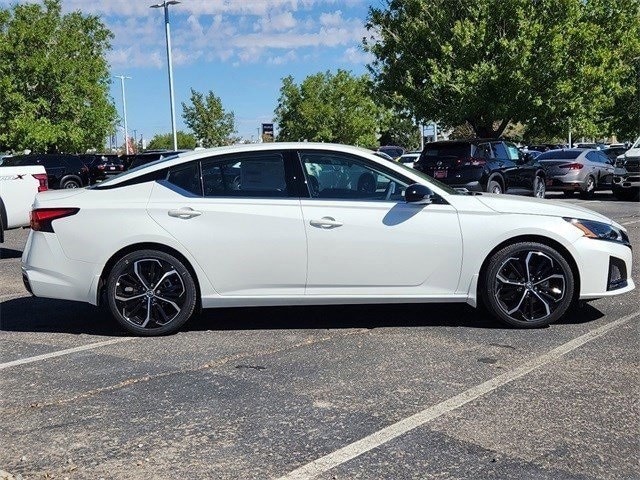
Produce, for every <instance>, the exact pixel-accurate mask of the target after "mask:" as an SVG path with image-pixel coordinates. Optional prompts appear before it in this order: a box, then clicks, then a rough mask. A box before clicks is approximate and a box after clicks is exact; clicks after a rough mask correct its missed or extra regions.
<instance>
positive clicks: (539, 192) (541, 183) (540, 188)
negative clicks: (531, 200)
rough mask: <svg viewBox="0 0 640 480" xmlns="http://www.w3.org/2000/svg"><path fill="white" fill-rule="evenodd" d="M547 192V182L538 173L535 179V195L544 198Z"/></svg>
mask: <svg viewBox="0 0 640 480" xmlns="http://www.w3.org/2000/svg"><path fill="white" fill-rule="evenodd" d="M546 192H547V184H546V182H545V180H544V178H542V177H541V176H540V175H536V178H535V180H534V181H533V196H534V197H537V198H544V196H545V194H546Z"/></svg>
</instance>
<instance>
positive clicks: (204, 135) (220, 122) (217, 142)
mask: <svg viewBox="0 0 640 480" xmlns="http://www.w3.org/2000/svg"><path fill="white" fill-rule="evenodd" d="M182 110H183V113H182V118H184V122H185V123H186V124H187V126H188V127H189V128H190V129H191V130H193V132H194V134H195V137H196V138H197V139H198V140H200V141H201V142H202V146H203V147H207V148H208V147H219V146H221V145H229V144H232V143H235V142H236V141H237V139H236V138H235V137H234V136H233V134H234V133H236V130H235V115H234V113H233V112H227V111H226V110H225V109H224V108H223V107H222V101H221V100H220V98H219V97H217V96H216V95H215V94H214V93H213V92H212V91H211V90H210V91H209V93H208V94H207V96H206V97H205V96H204V94H202V93H200V92H197V91H195V90H194V89H191V105H187V104H186V103H184V102H183V103H182Z"/></svg>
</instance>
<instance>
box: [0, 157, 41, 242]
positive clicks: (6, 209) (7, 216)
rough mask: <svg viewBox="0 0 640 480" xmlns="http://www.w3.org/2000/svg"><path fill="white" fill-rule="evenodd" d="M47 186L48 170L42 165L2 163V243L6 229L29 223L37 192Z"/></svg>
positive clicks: (0, 167)
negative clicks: (14, 165)
mask: <svg viewBox="0 0 640 480" xmlns="http://www.w3.org/2000/svg"><path fill="white" fill-rule="evenodd" d="M47 188H48V181H47V172H46V171H45V169H44V167H43V166H42V165H25V166H18V167H3V166H2V165H0V243H2V242H4V231H5V230H9V229H11V228H19V227H26V226H28V225H29V222H30V220H29V214H30V213H31V206H32V205H33V201H34V199H35V197H36V194H37V193H38V192H43V191H45V190H47Z"/></svg>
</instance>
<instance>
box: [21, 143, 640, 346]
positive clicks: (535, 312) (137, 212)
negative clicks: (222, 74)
mask: <svg viewBox="0 0 640 480" xmlns="http://www.w3.org/2000/svg"><path fill="white" fill-rule="evenodd" d="M31 228H32V231H31V233H30V235H29V239H28V241H27V245H26V248H25V251H24V255H23V257H22V271H23V277H24V282H25V285H26V287H27V289H28V290H30V291H31V292H32V293H33V294H34V295H35V296H38V297H48V298H59V299H67V300H76V301H80V302H88V303H91V304H93V305H98V304H100V303H101V302H105V303H106V304H108V305H109V308H110V309H111V312H112V313H113V316H114V317H115V319H116V320H117V321H118V322H120V324H121V325H123V326H124V327H125V328H126V329H128V330H129V331H130V332H133V333H135V334H138V335H161V334H167V333H172V332H175V331H176V330H178V329H179V328H180V327H181V326H182V325H183V324H184V323H185V322H186V321H187V320H188V319H189V317H191V316H192V314H193V313H194V312H195V311H197V310H199V309H200V308H216V307H229V306H258V305H319V304H354V303H368V304H373V303H408V302H417V303H429V302H466V303H468V304H470V305H472V306H476V305H479V304H480V303H482V304H484V305H485V306H486V308H487V309H488V310H489V311H490V312H491V313H492V314H493V315H494V316H495V317H497V318H498V319H499V320H501V321H503V322H506V323H508V324H510V325H513V326H518V327H541V326H545V325H548V324H550V323H552V322H554V321H556V320H558V319H559V318H560V317H561V316H562V315H563V314H565V312H567V310H568V309H569V308H570V306H571V305H572V304H573V303H574V302H575V301H577V300H578V299H583V300H588V299H594V298H600V297H606V296H612V295H619V294H622V293H626V292H629V291H630V290H632V289H633V288H634V283H633V280H632V279H631V277H630V274H631V247H630V244H629V239H628V236H627V234H626V232H625V229H624V228H623V227H622V226H620V225H618V224H617V223H615V222H613V221H611V220H609V219H608V218H606V217H604V216H602V215H599V214H597V213H595V212H592V211H590V210H587V209H584V208H578V207H573V206H569V205H567V204H563V203H554V202H550V201H545V200H539V199H533V198H531V199H529V198H521V197H512V196H509V195H492V194H475V195H471V194H469V193H463V192H459V191H456V190H453V189H451V188H449V187H448V186H446V185H443V184H441V183H439V182H437V181H436V180H434V179H432V178H430V177H427V176H423V175H422V174H421V173H420V172H417V171H415V170H412V169H409V168H406V167H403V166H402V165H400V164H398V163H395V162H389V161H386V160H384V159H381V158H379V157H378V156H376V155H375V154H373V153H371V152H369V151H367V150H364V149H360V148H356V147H349V146H344V145H330V144H312V143H271V144H259V145H242V146H233V147H223V148H218V149H212V150H201V151H198V152H191V153H185V154H181V155H179V156H177V157H173V158H168V159H164V160H161V161H158V162H154V163H151V164H148V165H145V166H143V167H140V168H137V169H134V170H131V171H128V172H125V173H124V174H122V175H119V176H117V177H114V178H112V179H110V180H108V181H106V182H103V183H101V184H98V185H96V186H94V187H91V188H86V189H77V190H59V191H50V192H44V193H41V194H39V195H38V196H37V198H36V202H35V205H34V210H33V212H32V223H31Z"/></svg>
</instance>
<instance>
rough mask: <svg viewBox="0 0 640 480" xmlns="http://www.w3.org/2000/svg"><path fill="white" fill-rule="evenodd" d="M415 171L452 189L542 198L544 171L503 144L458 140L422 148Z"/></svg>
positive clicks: (489, 141) (481, 140)
mask: <svg viewBox="0 0 640 480" xmlns="http://www.w3.org/2000/svg"><path fill="white" fill-rule="evenodd" d="M414 168H415V169H416V170H420V171H421V172H424V173H426V174H427V175H430V176H432V177H433V178H435V179H437V180H440V181H441V182H443V183H446V184H447V185H450V186H452V187H454V188H466V189H467V190H470V191H476V192H491V193H517V194H525V195H533V196H535V197H540V198H544V194H545V191H546V175H545V171H544V168H543V167H542V165H541V164H540V163H538V162H536V161H535V160H534V159H532V158H531V157H529V156H526V155H524V154H523V153H522V152H520V151H519V150H518V147H516V145H514V144H513V143H510V142H505V141H503V140H484V139H474V140H461V141H458V140H456V141H443V142H432V143H428V144H426V145H425V147H424V150H423V151H422V153H421V154H420V158H419V159H418V160H417V161H416V163H415V165H414Z"/></svg>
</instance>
